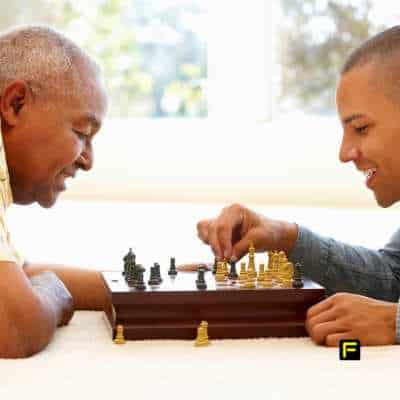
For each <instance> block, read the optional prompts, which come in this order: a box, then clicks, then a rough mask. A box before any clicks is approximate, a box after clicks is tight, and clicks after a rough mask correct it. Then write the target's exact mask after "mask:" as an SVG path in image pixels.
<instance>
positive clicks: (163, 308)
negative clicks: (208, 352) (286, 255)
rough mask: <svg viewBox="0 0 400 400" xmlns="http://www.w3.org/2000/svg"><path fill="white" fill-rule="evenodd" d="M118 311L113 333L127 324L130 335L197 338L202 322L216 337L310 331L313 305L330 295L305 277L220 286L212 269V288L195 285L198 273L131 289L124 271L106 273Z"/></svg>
mask: <svg viewBox="0 0 400 400" xmlns="http://www.w3.org/2000/svg"><path fill="white" fill-rule="evenodd" d="M103 279H104V282H105V284H106V287H107V288H108V290H109V294H110V296H111V301H112V304H113V310H112V311H110V312H108V313H107V314H106V321H107V325H108V327H109V329H110V332H111V336H112V338H115V334H116V326H117V325H122V326H123V327H124V337H125V339H127V340H140V339H194V338H195V337H196V334H197V327H198V325H199V324H200V322H201V321H203V320H205V321H207V322H208V335H209V337H210V338H211V339H223V338H258V337H291V336H307V332H306V330H305V327H304V321H305V317H306V312H307V309H308V308H309V307H310V306H312V305H313V304H315V303H317V302H319V301H321V300H322V299H323V298H325V290H324V288H323V287H321V286H320V285H318V284H316V283H315V282H313V281H310V280H307V279H305V281H304V287H303V288H301V289H293V288H272V289H265V288H256V289H243V288H241V287H239V286H238V285H226V286H216V285H215V282H214V278H213V276H212V275H211V273H208V274H207V279H206V280H207V289H205V290H198V289H196V286H195V280H196V274H195V273H187V272H186V273H179V274H178V276H177V278H176V279H171V278H169V277H167V278H165V279H164V282H163V283H162V284H161V285H160V287H153V288H150V287H149V288H148V289H146V290H145V291H140V290H136V289H133V288H130V287H129V286H128V285H127V284H126V282H125V280H124V277H123V276H122V274H121V273H120V272H103Z"/></svg>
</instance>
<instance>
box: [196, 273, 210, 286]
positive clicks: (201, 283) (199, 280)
mask: <svg viewBox="0 0 400 400" xmlns="http://www.w3.org/2000/svg"><path fill="white" fill-rule="evenodd" d="M205 272H206V271H205V270H204V269H203V268H199V269H198V271H197V279H196V286H197V289H207V284H206V280H205V278H204V274H205Z"/></svg>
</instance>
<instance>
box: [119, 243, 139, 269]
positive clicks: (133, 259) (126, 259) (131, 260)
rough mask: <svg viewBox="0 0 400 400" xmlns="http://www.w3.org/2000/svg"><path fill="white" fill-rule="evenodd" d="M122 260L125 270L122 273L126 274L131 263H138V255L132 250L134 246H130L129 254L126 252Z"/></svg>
mask: <svg viewBox="0 0 400 400" xmlns="http://www.w3.org/2000/svg"><path fill="white" fill-rule="evenodd" d="M122 260H123V261H124V272H123V273H122V275H126V273H127V271H126V270H127V268H128V265H129V263H130V264H133V265H135V263H136V255H135V253H133V252H132V247H130V248H129V251H128V254H126V255H125V256H124V258H123V259H122Z"/></svg>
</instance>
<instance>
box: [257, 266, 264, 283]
mask: <svg viewBox="0 0 400 400" xmlns="http://www.w3.org/2000/svg"><path fill="white" fill-rule="evenodd" d="M264 278H265V265H264V264H260V267H259V269H258V278H257V282H261V281H263V280H264Z"/></svg>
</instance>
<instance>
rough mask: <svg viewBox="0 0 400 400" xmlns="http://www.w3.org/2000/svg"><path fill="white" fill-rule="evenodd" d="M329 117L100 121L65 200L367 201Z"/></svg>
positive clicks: (336, 204) (334, 204) (352, 203)
mask: <svg viewBox="0 0 400 400" xmlns="http://www.w3.org/2000/svg"><path fill="white" fill-rule="evenodd" d="M340 139H341V128H340V124H339V122H338V120H337V119H336V118H335V117H332V118H317V117H305V116H301V115H292V116H288V117H286V118H285V119H281V120H276V121H274V122H273V123H255V122H245V121H234V120H232V121H231V122H224V121H218V120H215V121H212V120H208V121H207V120H121V121H107V122H106V124H105V126H104V128H103V129H102V131H101V132H100V133H99V135H98V137H97V138H96V139H95V142H94V150H95V166H94V168H93V170H92V171H91V172H90V173H84V172H81V173H79V174H78V176H77V178H75V180H74V181H71V182H70V186H71V187H70V189H69V190H68V191H67V192H66V193H65V194H64V195H63V197H64V198H66V199H80V200H82V199H90V200H98V199H101V200H129V201H161V202H163V201H180V202H221V203H228V202H233V201H240V202H246V203H248V202H251V203H258V204H266V205H290V206H297V205H303V206H326V207H341V206H343V207H353V206H355V207H360V206H375V201H374V199H373V196H372V193H371V192H370V191H369V190H368V189H367V188H366V187H365V185H364V177H363V175H362V174H361V173H359V172H357V171H356V170H355V168H354V166H353V165H343V164H341V163H340V162H339V160H338V150H339V144H340Z"/></svg>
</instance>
